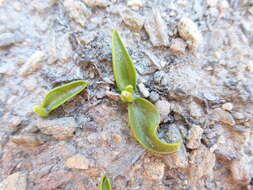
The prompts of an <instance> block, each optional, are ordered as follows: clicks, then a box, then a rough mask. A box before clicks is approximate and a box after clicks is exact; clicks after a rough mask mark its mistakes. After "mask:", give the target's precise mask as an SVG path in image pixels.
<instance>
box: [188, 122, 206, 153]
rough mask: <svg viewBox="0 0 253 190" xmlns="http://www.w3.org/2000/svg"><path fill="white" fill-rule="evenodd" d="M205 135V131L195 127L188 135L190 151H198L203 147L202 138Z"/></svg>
mask: <svg viewBox="0 0 253 190" xmlns="http://www.w3.org/2000/svg"><path fill="white" fill-rule="evenodd" d="M202 133H203V129H202V128H201V127H200V126H198V125H193V126H192V127H191V129H190V131H189V134H188V137H187V139H188V142H187V145H186V146H187V148H189V149H197V148H198V147H199V146H200V145H201V142H200V140H201V136H202Z"/></svg>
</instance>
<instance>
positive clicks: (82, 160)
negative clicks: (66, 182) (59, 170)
mask: <svg viewBox="0 0 253 190" xmlns="http://www.w3.org/2000/svg"><path fill="white" fill-rule="evenodd" d="M64 163H65V166H67V167H68V168H74V169H82V170H85V169H88V168H89V160H88V159H87V158H86V157H85V156H84V155H82V154H76V155H74V156H71V157H69V158H68V159H67V160H66V161H65V162H64Z"/></svg>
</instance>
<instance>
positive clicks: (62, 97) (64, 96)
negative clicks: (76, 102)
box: [33, 80, 88, 117]
mask: <svg viewBox="0 0 253 190" xmlns="http://www.w3.org/2000/svg"><path fill="white" fill-rule="evenodd" d="M87 84H88V83H87V82H86V81H83V80H77V81H73V82H70V83H67V84H65V85H63V86H59V87H57V88H54V89H52V90H50V91H49V92H48V93H47V94H46V95H45V97H44V100H43V101H42V103H41V105H36V106H34V107H33V111H34V112H35V113H37V114H38V115H40V116H42V117H47V116H48V114H49V113H50V112H51V111H53V110H54V109H56V108H57V107H59V106H60V105H62V104H64V103H65V102H66V101H68V100H70V99H71V98H73V97H74V96H75V95H77V94H78V93H80V92H81V91H82V90H83V89H85V88H86V87H87Z"/></svg>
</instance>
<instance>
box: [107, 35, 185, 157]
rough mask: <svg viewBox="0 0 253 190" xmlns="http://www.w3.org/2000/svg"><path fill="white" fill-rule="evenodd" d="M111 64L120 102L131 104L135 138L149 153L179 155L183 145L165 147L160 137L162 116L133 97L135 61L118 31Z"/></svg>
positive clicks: (165, 144)
mask: <svg viewBox="0 0 253 190" xmlns="http://www.w3.org/2000/svg"><path fill="white" fill-rule="evenodd" d="M112 62H113V72H114V78H115V81H116V85H117V88H118V90H119V91H120V92H121V95H120V98H121V100H122V101H123V102H125V103H127V104H128V118H129V124H130V128H131V131H132V134H133V135H134V137H135V138H136V139H137V141H138V142H139V143H140V144H141V145H142V146H143V147H144V148H146V149H148V150H149V151H152V152H157V153H172V152H176V151H177V150H178V148H179V147H180V144H181V142H180V141H178V142H176V143H165V142H163V141H161V140H160V139H159V138H158V136H157V128H158V126H159V123H160V115H159V112H158V111H157V109H156V107H155V106H154V105H153V104H152V103H151V102H149V101H148V100H146V99H144V98H140V97H135V96H134V91H135V90H136V71H135V67H134V64H133V61H132V59H131V57H130V55H129V54H128V51H127V49H126V48H125V46H124V44H123V42H122V40H121V37H120V35H119V34H118V32H117V31H116V30H113V34H112Z"/></svg>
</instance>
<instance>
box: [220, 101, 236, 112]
mask: <svg viewBox="0 0 253 190" xmlns="http://www.w3.org/2000/svg"><path fill="white" fill-rule="evenodd" d="M233 107H234V106H233V104H232V103H230V102H227V103H225V104H223V105H222V109H223V110H226V111H231V110H232V109H233Z"/></svg>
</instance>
